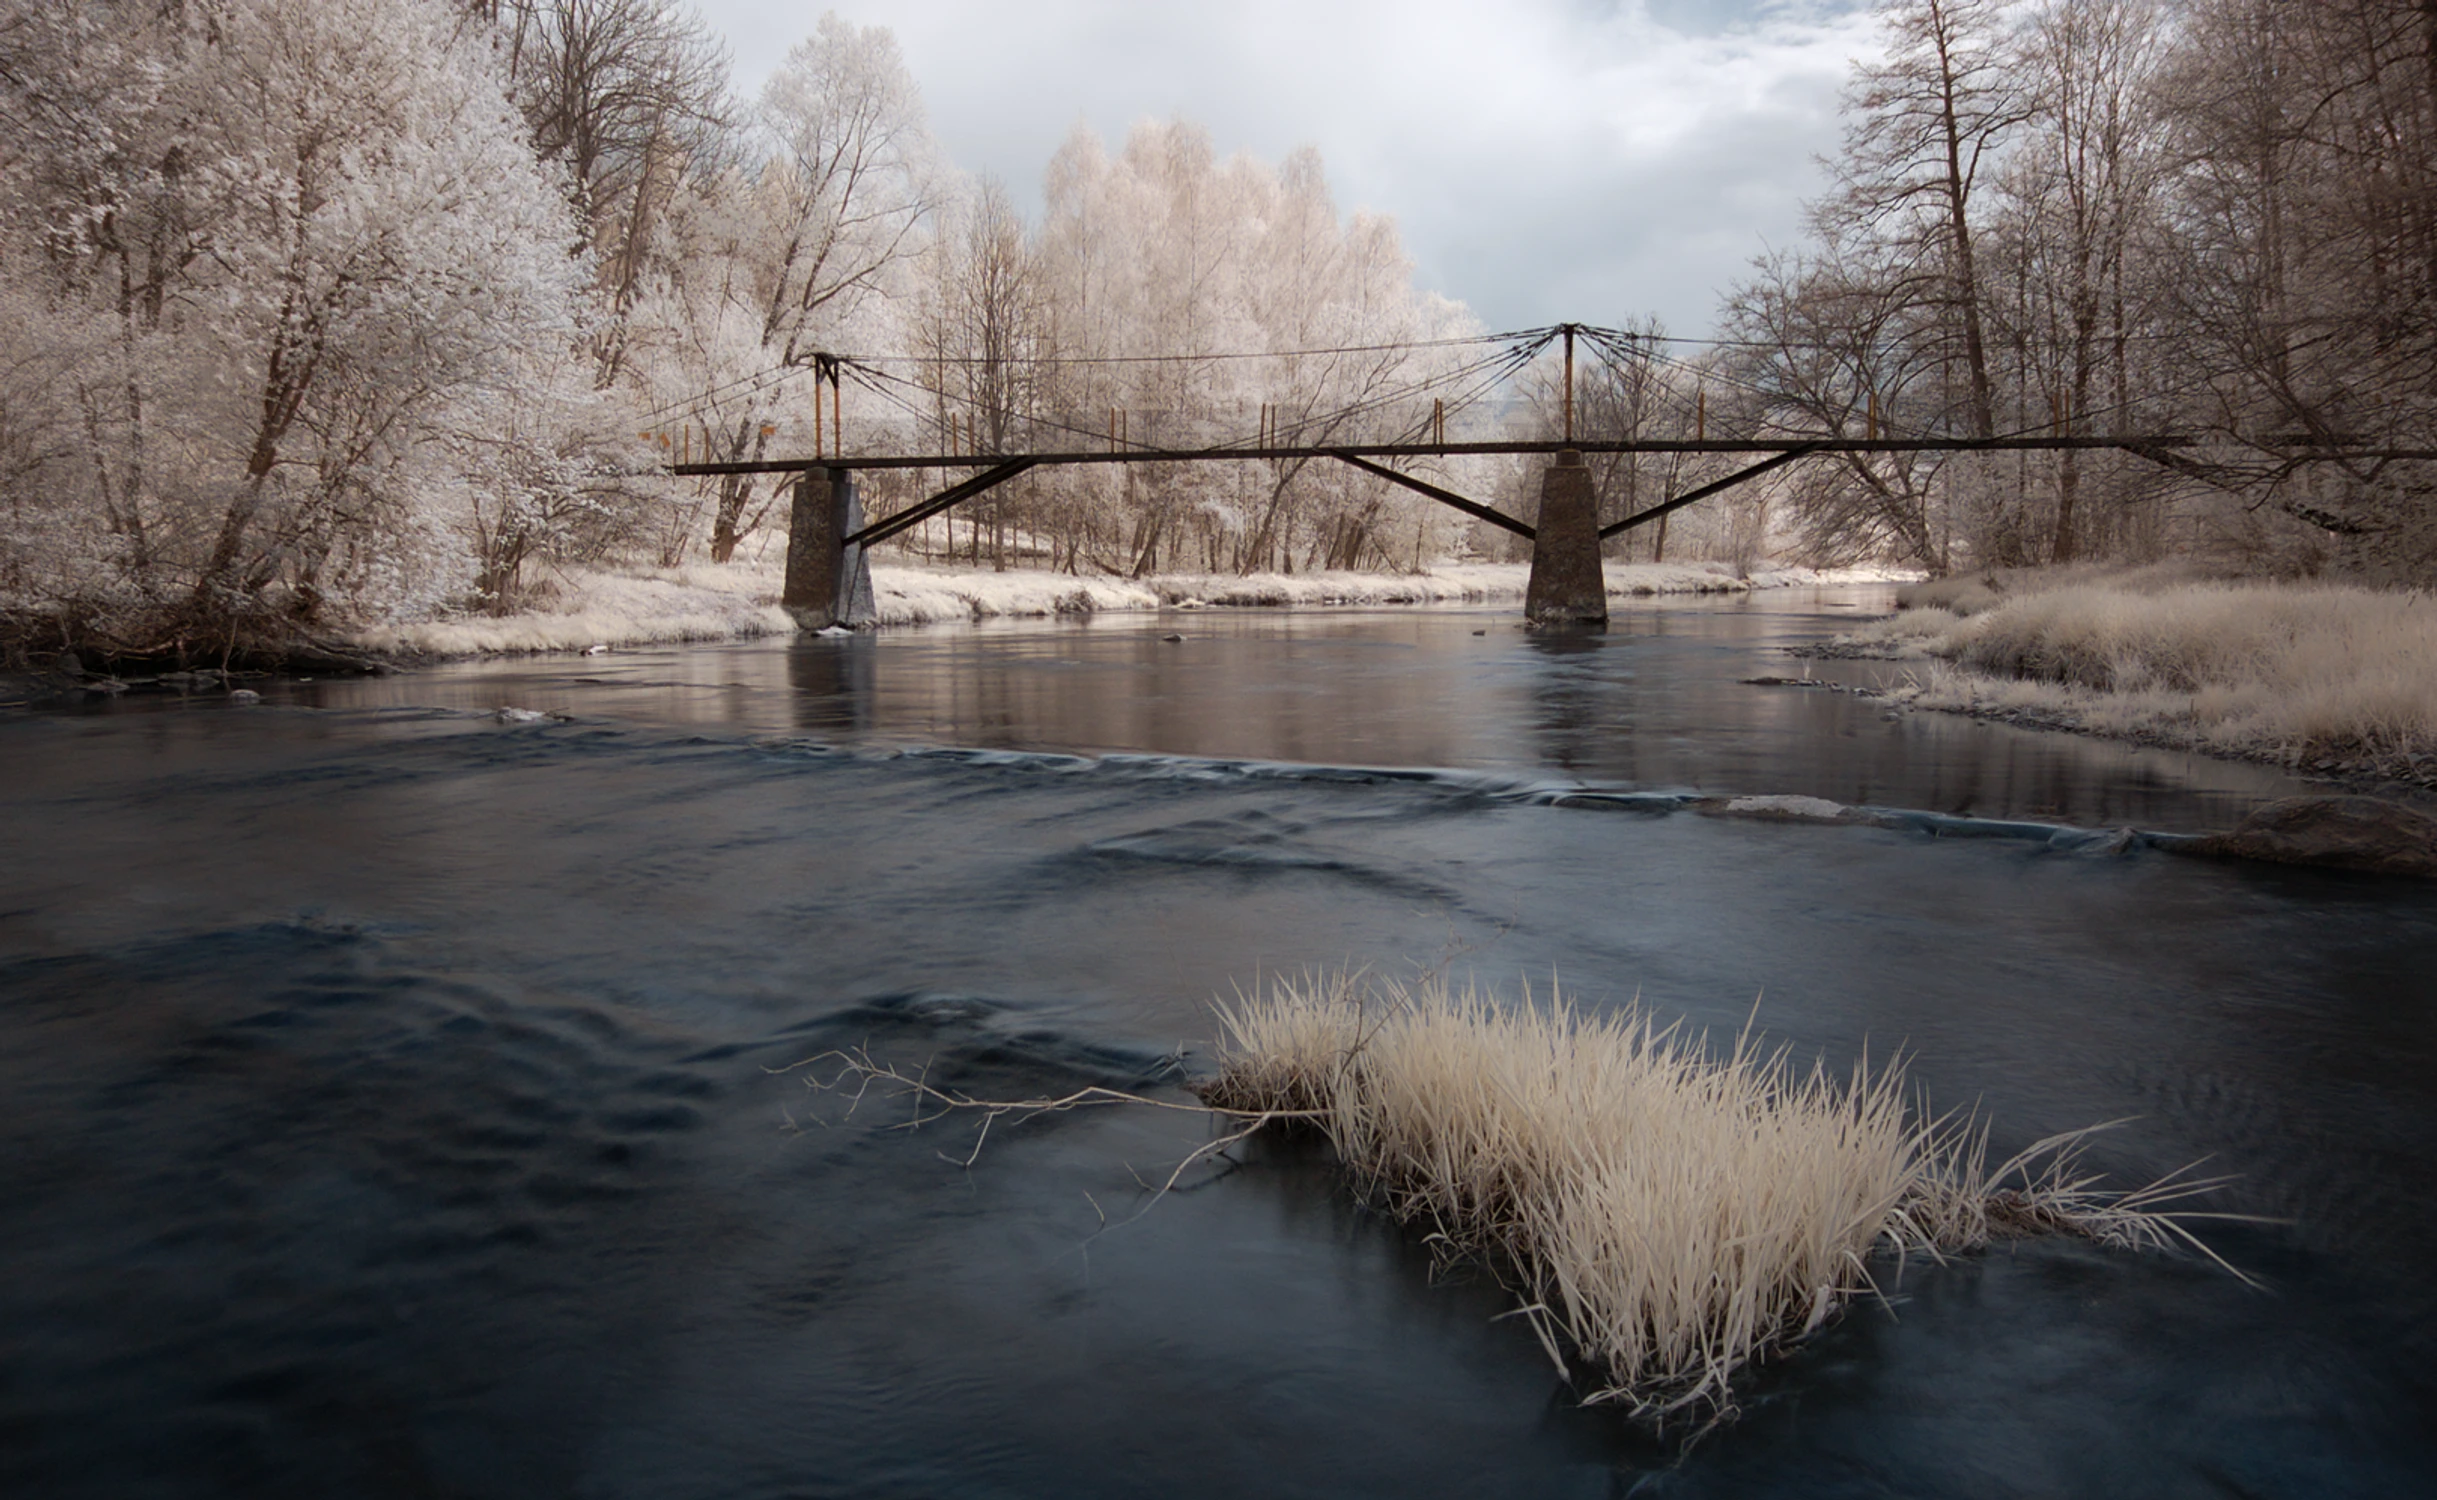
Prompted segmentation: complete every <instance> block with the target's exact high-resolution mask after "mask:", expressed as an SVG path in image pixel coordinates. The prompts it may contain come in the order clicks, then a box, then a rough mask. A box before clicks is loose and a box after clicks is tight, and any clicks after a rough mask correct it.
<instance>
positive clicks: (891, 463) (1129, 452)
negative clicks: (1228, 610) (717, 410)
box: [669, 432, 2437, 475]
mask: <svg viewBox="0 0 2437 1500" xmlns="http://www.w3.org/2000/svg"><path fill="white" fill-rule="evenodd" d="M2215 441H2220V440H2218V439H2212V438H2203V437H2200V436H2196V435H2194V434H2191V433H2181V432H2144V433H2119V434H2114V435H2110V436H2084V435H2075V436H2070V437H2064V436H2051V437H1996V438H1922V437H1912V438H1848V437H1805V438H1796V437H1788V438H1707V439H1701V438H1663V439H1662V438H1646V439H1636V440H1632V441H1606V442H1603V441H1595V440H1592V439H1588V438H1585V439H1580V440H1577V441H1573V442H1565V441H1559V440H1553V439H1552V440H1548V441H1531V442H1514V441H1508V442H1491V443H1332V444H1329V445H1327V446H1325V447H1311V448H1304V447H1250V448H1154V447H1148V446H1144V445H1141V444H1131V445H1129V444H1119V445H1118V446H1116V447H1114V448H1084V449H1076V450H1073V451H1071V452H1064V453H978V454H977V453H928V454H890V455H874V454H855V455H851V456H837V457H826V458H765V459H747V460H743V461H738V462H717V463H710V462H705V463H681V464H672V465H670V466H669V472H671V473H673V474H681V475H719V474H795V473H801V472H802V471H804V470H806V469H986V468H990V467H992V466H994V465H998V464H1006V463H1023V464H1025V465H1026V466H1027V467H1032V466H1046V465H1052V464H1140V463H1209V462H1220V461H1226V460H1249V461H1261V460H1290V459H1298V458H1347V457H1353V458H1373V459H1378V458H1386V459H1398V458H1403V459H1413V458H1463V457H1470V456H1475V455H1482V454H1532V453H1544V454H1553V453H1562V452H1566V451H1568V450H1571V451H1573V452H1576V453H1583V454H1593V453H1685V454H1699V453H1722V454H1795V455H1808V454H1816V453H2019V452H2031V453H2037V452H2045V451H2053V450H2064V449H2081V450H2089V449H2103V448H2123V449H2131V450H2134V451H2136V452H2137V451H2139V450H2142V449H2153V450H2165V449H2180V448H2193V447H2199V446H2202V445H2203V444H2204V443H2209V442H2215ZM2274 446H2279V447H2305V446H2307V445H2303V444H2298V443H2297V444H2277V445H2274ZM2310 454H2311V456H2341V457H2357V458H2396V459H2400V458H2419V459H2428V458H2437V449H2431V450H2425V451H2424V450H2378V451H2370V450H2360V451H2353V450H2346V451H2345V452H2343V453H2341V454H2332V453H2327V452H2325V451H2324V450H2319V449H2316V448H2311V449H2310ZM2295 456H2297V457H2298V456H2302V455H2299V454H2297V455H2295Z"/></svg>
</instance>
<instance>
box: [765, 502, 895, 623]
mask: <svg viewBox="0 0 2437 1500" xmlns="http://www.w3.org/2000/svg"><path fill="white" fill-rule="evenodd" d="M862 529H863V501H862V499H861V497H859V496H858V495H856V493H855V471H854V470H852V469H830V468H820V469H806V470H805V471H804V474H803V477H802V478H800V479H798V480H797V481H796V482H795V490H794V494H793V496H792V497H791V502H790V504H789V507H788V521H787V584H786V588H785V589H784V590H783V591H782V592H781V593H780V595H779V605H780V607H781V608H783V609H785V610H786V611H787V613H788V614H789V615H790V616H792V617H794V620H795V628H796V629H798V630H826V629H827V628H829V627H830V626H832V625H844V626H848V627H850V628H860V627H862V626H866V625H871V624H875V623H877V622H878V620H879V618H880V611H879V608H878V606H877V605H875V604H874V603H873V601H872V570H871V562H870V560H869V559H868V558H866V557H865V556H864V554H863V545H862V544H861V543H860V542H857V543H853V544H851V545H850V544H849V543H848V542H847V541H846V538H848V537H850V536H853V535H854V534H855V533H856V532H858V531H861V530H862Z"/></svg>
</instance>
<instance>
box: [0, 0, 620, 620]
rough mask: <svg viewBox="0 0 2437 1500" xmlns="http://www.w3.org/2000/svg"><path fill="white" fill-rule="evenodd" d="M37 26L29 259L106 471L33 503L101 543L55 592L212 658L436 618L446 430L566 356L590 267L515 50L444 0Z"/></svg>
mask: <svg viewBox="0 0 2437 1500" xmlns="http://www.w3.org/2000/svg"><path fill="white" fill-rule="evenodd" d="M30 15H31V17H32V19H33V21H34V23H35V25H36V26H38V27H39V28H40V29H41V30H42V32H43V35H42V37H41V39H40V45H41V47H42V48H43V55H42V61H43V66H42V67H41V68H40V69H39V70H38V71H33V70H28V71H26V72H22V73H20V72H14V71H12V76H11V78H10V80H9V90H8V99H7V108H8V109H9V111H10V113H11V114H12V115H16V116H20V117H22V118H26V119H29V120H37V121H41V122H44V124H45V129H44V130H43V131H42V132H41V133H39V134H37V135H36V136H34V137H33V138H32V139H30V140H27V141H25V142H24V149H23V151H22V154H21V155H20V156H19V157H18V158H17V159H16V160H14V161H13V162H12V163H11V164H10V165H9V168H8V170H7V176H6V182H7V187H8V190H9V194H10V202H9V204H8V208H9V217H8V220H7V222H8V224H9V226H10V235H9V244H8V246H7V252H8V259H7V270H8V272H9V273H10V275H11V277H12V280H13V281H14V286H13V291H14V293H15V295H17V296H18V297H20V298H28V299H35V300H39V301H41V302H42V303H44V304H46V305H47V307H48V308H49V310H50V312H51V318H50V319H49V322H50V324H51V325H52V326H55V327H58V328H61V329H62V330H64V331H63V333H62V334H61V335H60V336H59V337H58V338H57V339H50V340H49V342H51V344H52V346H53V348H54V350H55V351H56V350H60V349H64V350H66V351H67V352H68V353H69V354H70V355H72V359H71V364H72V366H73V369H72V372H71V373H70V374H69V375H68V376H66V377H65V381H64V384H63V386H62V388H63V389H64V388H65V386H66V385H72V386H73V396H74V403H75V406H76V408H77V411H76V415H77V416H78V418H79V419H80V421H81V425H82V427H83V429H84V430H83V432H82V434H81V436H82V438H83V439H84V442H83V449H84V462H83V463H81V464H78V465H71V466H69V468H68V469H67V470H66V471H65V472H61V471H59V470H57V469H54V470H53V471H52V472H51V473H49V474H48V475H46V476H45V477H46V480H50V481H62V480H64V481H66V482H64V483H55V482H54V483H46V484H45V485H43V486H42V488H41V489H40V491H39V492H38V494H37V495H36V496H35V497H34V498H32V499H30V500H29V499H28V498H26V497H25V496H23V495H22V494H21V495H20V496H18V497H17V498H16V503H17V505H18V506H19V507H20V509H21V510H22V509H23V508H24V507H25V506H27V505H29V504H32V505H36V506H39V507H41V508H42V509H43V510H44V511H45V512H46V514H45V516H44V518H43V522H44V526H45V528H46V529H50V530H53V531H55V532H58V533H61V534H71V535H73V534H78V533H80V532H81V533H98V534H99V535H98V536H96V537H94V538H93V539H92V540H91V541H90V542H88V543H81V544H78V545H75V546H72V547H71V548H69V549H68V553H69V555H67V556H62V557H57V558H53V559H50V560H48V561H49V562H50V563H53V564H56V566H44V565H43V563H42V562H41V561H39V560H38V561H37V562H36V563H34V564H32V565H31V566H32V567H33V568H34V571H36V572H39V573H40V574H41V575H42V576H41V578H40V579H39V581H35V582H33V583H32V585H31V586H32V588H33V590H34V592H35V593H36V595H37V596H39V597H37V598H36V599H35V600H34V601H32V602H34V603H37V604H45V605H47V606H48V607H51V608H53V609H55V610H56V611H57V612H58V613H59V615H60V616H61V617H62V620H63V626H62V628H64V629H67V630H69V631H71V632H73V631H75V630H78V629H92V630H108V631H111V632H114V633H116V634H118V635H119V637H120V639H121V641H122V643H123V644H127V645H137V646H143V647H147V648H155V647H158V648H176V649H180V650H199V649H203V648H204V647H205V646H206V645H207V644H208V643H209V642H210V641H211V640H212V639H213V638H214V637H217V638H219V639H220V640H221V641H223V642H225V641H227V640H233V639H236V638H237V636H239V635H241V634H246V633H249V632H251V633H256V634H261V633H267V632H271V631H275V630H277V629H281V628H284V627H282V626H281V625H280V624H279V622H280V621H283V620H285V621H293V622H296V623H298V624H302V625H306V626H311V625H313V624H315V623H318V622H321V621H323V620H325V619H328V618H331V617H332V615H333V613H334V612H336V613H361V612H369V611H376V610H381V609H388V608H396V607H401V606H415V605H428V604H430V603H432V602H434V601H436V600H437V599H438V598H439V597H441V596H443V595H444V594H445V593H446V592H447V591H448V590H449V589H450V588H452V587H453V586H454V585H455V584H456V583H458V582H460V581H461V580H462V577H463V567H462V563H461V562H460V561H459V560H460V559H462V557H463V555H464V535H463V532H462V531H461V529H460V528H459V525H458V522H459V520H460V519H461V508H460V507H458V506H457V505H455V504H453V503H452V502H453V500H454V499H455V498H456V497H455V495H454V493H453V491H454V486H455V481H456V478H457V475H456V473H455V471H454V469H453V466H452V464H453V461H452V445H451V443H450V442H449V441H448V434H449V433H450V432H451V431H456V430H464V429H468V428H473V427H479V426H480V425H481V424H482V417H481V415H480V414H481V412H482V409H483V408H484V406H485V404H486V403H489V402H494V401H498V400H501V399H503V398H504V396H505V394H506V393H508V392H511V391H515V390H519V389H523V388H525V387H528V386H529V385H530V384H531V383H532V381H533V379H534V372H535V370H536V368H537V364H538V367H540V368H544V369H546V368H547V367H548V366H550V365H552V364H554V363H561V362H563V361H564V359H565V357H566V352H567V350H568V349H569V348H570V347H571V344H572V341H573V339H574V338H575V336H576V333H577V307H578V300H577V299H578V295H579V292H580V288H581V284H582V282H583V280H584V279H585V276H586V274H587V272H586V267H585V265H584V262H583V261H582V259H581V258H580V256H578V255H577V254H575V253H574V252H575V251H576V249H577V242H576V237H575V235H574V234H573V233H572V231H571V227H570V225H569V223H568V220H567V217H566V214H565V210H564V205H563V203H562V201H561V199H560V196H559V195H558V193H557V192H556V191H555V189H554V188H553V187H552V185H551V184H550V183H549V181H548V180H547V179H546V178H545V176H544V175H543V173H542V172H541V171H540V170H539V169H538V168H537V166H536V165H535V163H534V160H533V158H532V156H531V154H530V153H529V151H528V150H527V149H526V148H525V145H524V143H523V140H522V132H521V130H520V129H519V128H518V121H517V119H516V116H515V113H514V111H513V109H512V108H511V107H510V106H509V104H508V103H507V101H506V100H505V99H504V97H503V96H502V94H501V91H500V88H499V85H498V81H497V77H496V74H495V71H494V63H493V57H492V52H491V49H490V48H489V46H488V45H487V41H486V39H484V38H483V37H481V36H480V35H479V34H477V33H474V32H471V31H469V29H468V28H467V27H466V26H465V24H464V22H463V19H462V17H460V16H459V15H457V14H455V13H453V12H452V11H451V10H450V9H449V8H447V7H445V6H442V5H440V4H437V3H431V0H223V3H219V4H215V5H212V6H209V7H203V6H190V7H155V6H151V5H135V4H127V5H108V4H103V5H81V6H70V5H65V4H54V5H46V6H38V7H34V8H33V9H32V11H31V12H30ZM37 227H38V229H39V233H38V237H37ZM105 323H106V324H108V325H109V326H110V327H111V328H113V329H114V334H113V336H112V337H109V338H107V339H103V338H96V337H94V336H93V330H94V328H95V327H96V326H97V325H99V324H105ZM18 337H20V338H30V340H31V341H33V342H36V343H41V342H44V341H45V340H46V339H48V338H49V336H48V335H46V334H34V335H30V336H29V335H26V334H23V333H20V334H19V335H18ZM79 470H81V472H79ZM144 636H150V637H153V638H152V639H141V638H140V637H144Z"/></svg>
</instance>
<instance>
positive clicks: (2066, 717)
mask: <svg viewBox="0 0 2437 1500" xmlns="http://www.w3.org/2000/svg"><path fill="white" fill-rule="evenodd" d="M2000 582H2001V583H2002V584H2004V585H2005V586H2004V587H2003V588H1999V589H1992V588H1990V587H1989V586H1987V585H1986V584H1985V583H1984V582H1975V581H1974V580H1963V581H1962V582H1960V583H1957V582H1955V581H1952V580H1948V581H1942V582H1941V583H1939V584H1935V585H1930V586H1928V587H1926V588H1924V589H1922V590H1920V591H1917V592H1916V593H1915V595H1914V598H1915V606H1914V607H1912V608H1909V609H1904V610H1902V611H1901V612H1899V613H1898V614H1896V615H1894V616H1893V617H1891V618H1889V619H1885V620H1880V621H1876V622H1873V623H1872V624H1870V625H1867V626H1865V627H1864V628H1862V629H1860V630H1857V631H1854V632H1852V633H1850V634H1848V635H1844V636H1840V637H1838V638H1837V640H1836V641H1835V642H1834V643H1833V644H1831V645H1830V646H1828V647H1826V648H1823V654H1830V655H1844V656H1864V657H1873V658H1879V659H1884V660H1890V661H1900V662H1907V663H1913V664H1915V665H1914V666H1912V667H1911V669H1910V670H1909V671H1908V672H1907V674H1906V677H1907V680H1906V681H1904V682H1903V683H1902V684H1900V685H1898V686H1896V687H1894V688H1893V689H1892V690H1891V691H1890V694H1889V696H1890V698H1891V699H1892V700H1893V701H1895V702H1897V703H1899V704H1902V705H1905V706H1908V707H1912V708H1925V709H1937V710H1942V711H1946V712H1953V713H1964V714H1971V715H1974V716H1977V717H1982V718H2000V719H2006V720H2010V721H2013V722H2017V723H2025V724H2032V725H2037V726H2041V727H2047V728H2056V729H2067V730H2074V731H2077V732H2080V733H2085V734H2096V735H2104V736H2108V737H2111V738H2116V739H2124V740H2130V741H2133V742H2136V743H2140V744H2147V745H2158V746H2165V747H2168V748H2173V749H2182V750H2197V751H2203V752H2206V753H2209V754H2214V755H2225V756H2233V757H2238V758H2242V759H2249V760H2258V761H2265V762H2268V763H2271V764H2275V765H2281V766H2285V767H2288V768H2291V769H2295V770H2300V771H2307V772H2312V773H2317V774H2322V775H2339V776H2345V777H2354V778H2359V777H2369V778H2377V779H2383V780H2393V781H2405V782H2410V783H2413V784H2416V785H2421V786H2437V600H2433V599H2430V598H2428V597H2427V596H2425V595H2419V594H2405V593H2394V592H2386V591H2381V590H2373V589H2365V588H2358V587H2352V586H2348V585H2337V584H2320V583H2259V582H2242V583H2232V582H2214V581H2192V580H2182V581H2178V580H2173V579H2160V578H2158V577H2157V576H2155V575H2153V574H2146V573H2136V574H2126V575H2119V576H2117V577H2115V578H2106V577H2091V576H2088V575H2082V576H2078V577H2072V578H2067V579H2063V580H2058V581H2054V582H2052V583H2051V582H2050V581H2047V580H2042V579H2041V578H2039V577H2038V576H2037V575H2017V576H2015V577H2012V578H2009V579H2004V580H2000Z"/></svg>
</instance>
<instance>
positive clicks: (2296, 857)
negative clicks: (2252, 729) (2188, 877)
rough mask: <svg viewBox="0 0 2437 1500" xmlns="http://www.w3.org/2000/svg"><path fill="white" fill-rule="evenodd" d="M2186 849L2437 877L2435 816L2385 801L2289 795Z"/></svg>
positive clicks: (2335, 867) (2436, 828) (2436, 824)
mask: <svg viewBox="0 0 2437 1500" xmlns="http://www.w3.org/2000/svg"><path fill="white" fill-rule="evenodd" d="M2183 847H2184V848H2186V849H2188V850H2189V851H2190V852H2192V853H2194V854H2213V855H2218V856H2220V857H2224V858H2233V859H2266V860H2274V861H2276V862H2277V863H2279V864H2288V865H2324V866H2327V867H2329V868H2332V869H2338V870H2367V871H2371V872H2372V873H2375V874H2380V875H2419V876H2425V877H2437V818H2432V817H2430V816H2429V815H2428V814H2427V813H2424V812H2422V811H2420V810H2419V809H2418V808H2416V807H2411V806H2409V805H2407V804H2405V803H2401V802H2392V801H2389V800H2387V799H2386V798H2383V797H2287V798H2285V799H2284V800H2282V801H2279V802H2271V803H2269V804H2268V805H2266V806H2265V807H2262V808H2259V809H2258V810H2256V811H2255V812H2253V813H2252V814H2251V815H2250V816H2249V817H2247V818H2245V819H2243V820H2242V822H2241V823H2240V824H2238V825H2236V827H2235V828H2234V831H2233V832H2231V833H2217V834H2211V835H2209V836H2208V837H2206V838H2202V839H2195V840H2193V841H2192V842H2191V843H2190V844H2187V845H2184V846H2183Z"/></svg>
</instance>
